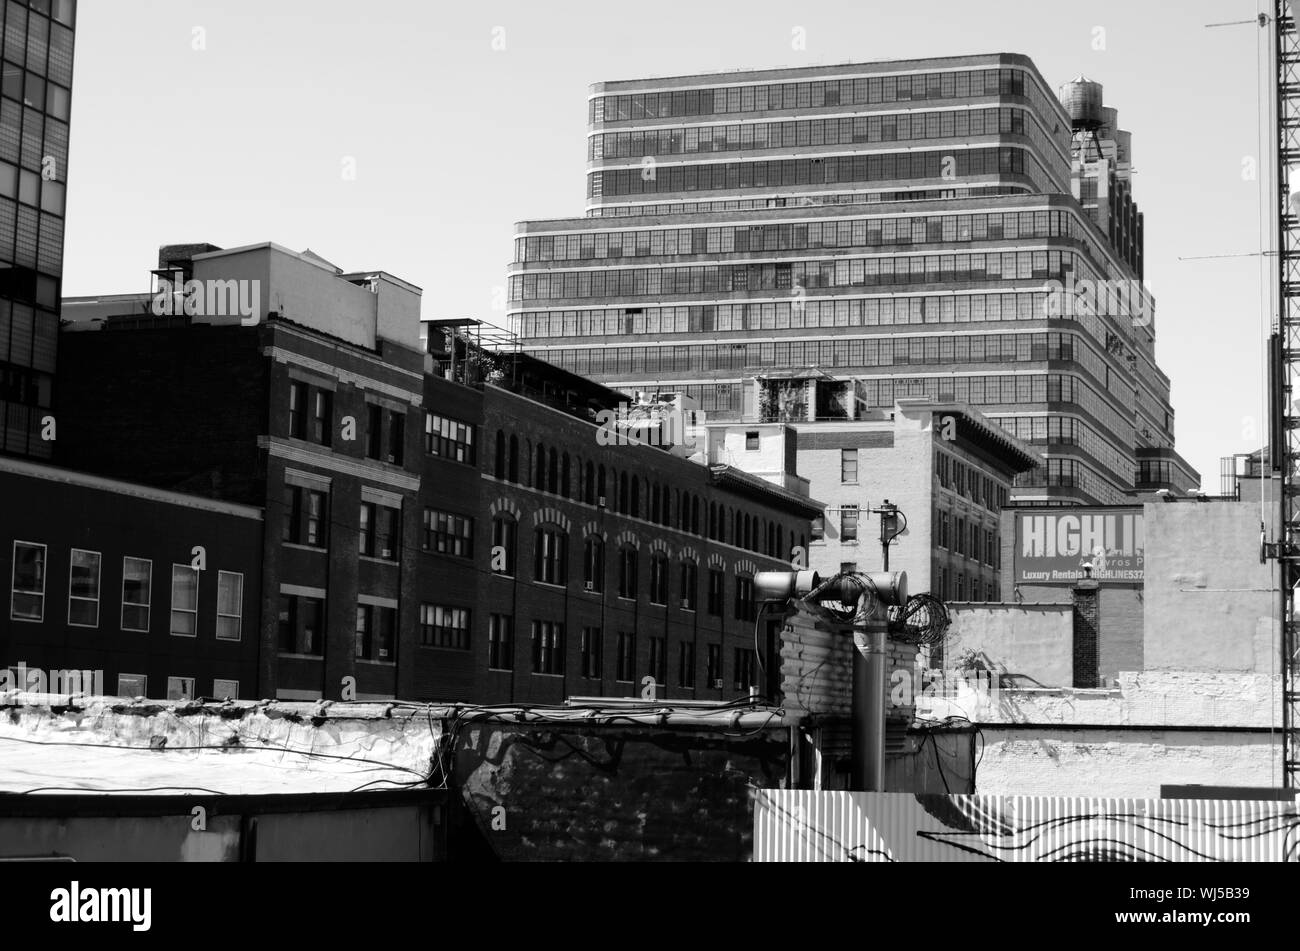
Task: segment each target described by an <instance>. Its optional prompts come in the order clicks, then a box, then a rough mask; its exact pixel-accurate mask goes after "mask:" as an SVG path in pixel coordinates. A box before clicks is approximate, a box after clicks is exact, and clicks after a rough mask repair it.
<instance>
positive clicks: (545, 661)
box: [533, 621, 564, 677]
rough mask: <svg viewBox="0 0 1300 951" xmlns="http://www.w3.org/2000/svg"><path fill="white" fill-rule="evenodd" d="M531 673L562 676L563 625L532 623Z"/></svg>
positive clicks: (551, 622) (557, 623)
mask: <svg viewBox="0 0 1300 951" xmlns="http://www.w3.org/2000/svg"><path fill="white" fill-rule="evenodd" d="M533 673H534V674H548V675H550V676H554V677H559V676H562V675H563V674H564V625H563V624H560V623H559V622H557V621H534V622H533Z"/></svg>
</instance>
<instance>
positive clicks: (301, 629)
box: [279, 594, 325, 657]
mask: <svg viewBox="0 0 1300 951" xmlns="http://www.w3.org/2000/svg"><path fill="white" fill-rule="evenodd" d="M279 626H280V653H282V654H297V655H300V656H303V657H322V656H324V653H325V602H324V601H323V600H321V599H320V598H310V597H301V596H297V595H287V594H282V595H280V612H279Z"/></svg>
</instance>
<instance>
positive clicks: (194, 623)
mask: <svg viewBox="0 0 1300 951" xmlns="http://www.w3.org/2000/svg"><path fill="white" fill-rule="evenodd" d="M171 613H172V618H171V633H172V635H173V636H175V637H198V635H199V571H198V569H197V568H191V567H190V566H189V565H172V612H171Z"/></svg>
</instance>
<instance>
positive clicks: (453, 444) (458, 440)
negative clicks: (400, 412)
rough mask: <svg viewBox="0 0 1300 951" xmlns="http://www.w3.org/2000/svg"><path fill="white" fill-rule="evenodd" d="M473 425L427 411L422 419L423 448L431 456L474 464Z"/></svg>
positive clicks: (475, 458) (475, 461) (476, 458)
mask: <svg viewBox="0 0 1300 951" xmlns="http://www.w3.org/2000/svg"><path fill="white" fill-rule="evenodd" d="M475 442H476V440H475V438H474V427H473V426H471V425H469V424H468V423H462V422H458V421H457V420H454V419H448V418H447V417H445V416H437V415H435V414H433V413H428V414H427V415H426V416H425V421H424V448H425V451H426V452H427V453H429V455H431V456H438V457H439V458H441V459H449V460H451V461H452V462H463V463H464V464H465V465H470V466H472V465H475V464H476V463H477V462H478V457H477V454H476V452H475Z"/></svg>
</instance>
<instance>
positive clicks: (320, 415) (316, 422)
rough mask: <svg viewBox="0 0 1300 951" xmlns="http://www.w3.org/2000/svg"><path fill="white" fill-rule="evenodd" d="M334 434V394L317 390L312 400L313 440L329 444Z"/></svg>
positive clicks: (325, 444)
mask: <svg viewBox="0 0 1300 951" xmlns="http://www.w3.org/2000/svg"><path fill="white" fill-rule="evenodd" d="M333 435H334V394H333V393H331V392H329V390H315V391H314V392H313V393H312V401H311V441H312V442H314V443H316V444H318V445H321V446H329V445H330V444H331V443H332V442H333V439H332V437H333Z"/></svg>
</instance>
